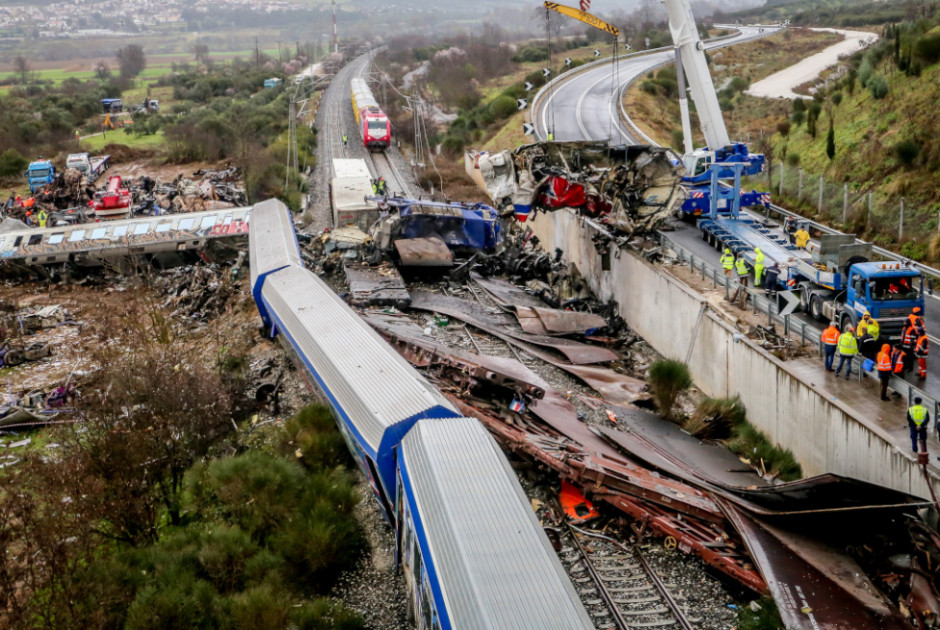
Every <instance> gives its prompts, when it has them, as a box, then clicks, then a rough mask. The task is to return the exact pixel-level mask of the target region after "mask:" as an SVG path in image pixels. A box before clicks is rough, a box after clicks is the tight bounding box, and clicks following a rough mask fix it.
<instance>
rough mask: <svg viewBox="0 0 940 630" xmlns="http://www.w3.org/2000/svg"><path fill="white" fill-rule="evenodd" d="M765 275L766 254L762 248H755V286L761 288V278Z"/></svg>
mask: <svg viewBox="0 0 940 630" xmlns="http://www.w3.org/2000/svg"><path fill="white" fill-rule="evenodd" d="M763 275H764V252H762V251H761V250H760V247H755V248H754V286H755V287H759V286H760V280H761V276H763Z"/></svg>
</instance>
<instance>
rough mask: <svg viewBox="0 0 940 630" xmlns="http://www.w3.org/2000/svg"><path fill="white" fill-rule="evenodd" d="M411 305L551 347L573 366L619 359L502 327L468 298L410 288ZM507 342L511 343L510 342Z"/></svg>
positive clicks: (574, 343) (572, 343) (567, 341)
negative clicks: (483, 314)
mask: <svg viewBox="0 0 940 630" xmlns="http://www.w3.org/2000/svg"><path fill="white" fill-rule="evenodd" d="M411 308H416V309H419V310H424V311H431V312H434V313H441V314H443V315H447V316H449V317H453V318H455V319H459V320H460V321H462V322H465V323H467V324H470V325H471V326H474V327H476V328H479V329H480V330H483V331H486V332H488V333H490V334H491V335H495V336H497V337H500V338H501V339H503V338H505V337H509V338H511V339H513V340H517V341H523V342H526V343H530V344H535V345H537V346H543V347H546V348H551V349H552V350H556V351H558V352H560V353H561V354H562V355H564V356H565V357H566V358H567V359H568V360H569V361H571V363H573V364H575V365H585V364H589V363H608V362H611V361H616V360H617V359H618V358H619V357H618V356H617V354H616V353H614V352H613V351H611V350H609V349H607V348H599V347H597V346H591V345H588V344H586V343H579V342H577V341H572V340H570V339H559V338H557V337H545V336H542V335H530V334H528V333H525V332H522V331H519V330H515V329H514V328H512V327H509V326H506V325H505V324H502V323H500V322H498V320H497V321H494V320H492V319H491V318H490V317H487V316H482V317H481V316H479V315H476V314H474V311H477V312H479V311H480V310H481V309H480V307H479V306H478V305H476V304H474V303H473V302H470V301H469V300H462V299H460V298H454V297H449V296H445V295H438V294H436V293H428V292H426V291H413V292H412V294H411ZM510 343H513V342H511V341H510ZM556 361H557V359H556Z"/></svg>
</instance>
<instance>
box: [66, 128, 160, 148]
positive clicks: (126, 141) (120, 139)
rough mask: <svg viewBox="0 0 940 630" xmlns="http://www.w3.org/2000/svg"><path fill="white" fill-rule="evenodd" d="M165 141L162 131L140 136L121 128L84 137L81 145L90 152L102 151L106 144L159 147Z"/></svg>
mask: <svg viewBox="0 0 940 630" xmlns="http://www.w3.org/2000/svg"><path fill="white" fill-rule="evenodd" d="M165 141H166V138H164V137H163V132H162V131H160V132H158V133H155V134H153V135H150V136H138V135H137V134H134V133H129V132H128V133H125V132H124V130H123V129H121V130H117V131H109V132H108V133H107V134H100V135H97V136H89V137H87V138H84V139H83V140H82V141H81V147H82V150H83V151H88V152H89V153H100V152H101V150H102V149H103V148H104V145H106V144H123V145H126V146H128V147H131V148H132V149H159V148H161V147H162V146H163V143H164V142H165Z"/></svg>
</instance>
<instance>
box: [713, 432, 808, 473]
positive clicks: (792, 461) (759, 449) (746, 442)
mask: <svg viewBox="0 0 940 630" xmlns="http://www.w3.org/2000/svg"><path fill="white" fill-rule="evenodd" d="M727 444H728V448H730V449H731V450H732V451H734V452H735V453H737V454H738V455H740V456H742V457H745V458H747V459H748V460H750V462H751V465H753V466H754V467H755V468H756V469H757V470H760V471H762V472H763V471H766V472H767V474H769V475H773V476H775V477H779V478H780V479H782V480H784V481H792V480H794V479H800V478H801V477H802V476H803V470H802V468H801V467H800V464H799V463H798V462H797V461H796V458H795V457H794V456H793V451H791V450H790V449H782V448H780V447H778V446H775V445H774V444H773V443H772V442H771V441H770V440H769V439H768V438H767V436H766V435H764V433H763V432H762V431H760V430H758V429H757V428H756V427H754V426H753V425H751V424H750V423H748V422H745V423H742V424H739V425H738V426H736V427H735V430H734V435H733V437H732V438H731V439H730V440H729V441H728V443H727Z"/></svg>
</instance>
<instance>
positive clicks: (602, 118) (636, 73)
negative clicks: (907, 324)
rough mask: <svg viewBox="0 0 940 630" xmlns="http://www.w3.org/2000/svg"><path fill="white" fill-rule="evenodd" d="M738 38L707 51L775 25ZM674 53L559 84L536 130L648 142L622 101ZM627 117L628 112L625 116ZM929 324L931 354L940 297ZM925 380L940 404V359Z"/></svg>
mask: <svg viewBox="0 0 940 630" xmlns="http://www.w3.org/2000/svg"><path fill="white" fill-rule="evenodd" d="M739 29H740V32H739V33H738V35H736V36H734V37H731V38H727V39H723V40H720V41H712V42H708V43H706V48H707V49H713V48H716V47H720V46H730V45H734V44H738V43H742V42H745V41H749V40H753V39H757V38H760V37H764V36H766V35H768V34H770V33H773V32H775V30H776V29H774V28H772V27H756V26H754V27H749V26H743V27H739ZM673 59H674V53H673V52H672V49H670V50H668V51H663V52H655V53H651V54H647V55H636V56H633V57H628V58H626V59H621V60H620V62H619V64H618V65H619V68H618V69H614V68H612V67H611V64H609V63H607V64H599V65H597V66H596V67H592V68H590V69H587V70H584V71H583V72H581V73H578V74H574V75H573V76H572V78H570V79H567V80H560V81H558V82H557V83H558V84H557V85H554V86H552V87H551V89H546V91H545V93H544V97H543V98H542V99H540V100H539V101H538V102H537V103H536V105H537V107H538V109H537V110H536V111H534V112H533V116H534V119H535V120H536V132H537V133H538V135H539V137H541V138H545V137H547V135H548V129H549V128H550V127H551V126H554V130H555V132H554V133H555V140H556V141H566V140H567V141H577V140H598V141H609V142H610V143H611V144H647V143H648V142H649V140H648V139H647V138H643V137H638V134H637V133H636V132H635V131H634V130H632V129H631V128H630V127H629V126H628V125H626V124H625V123H623V122H622V121H621V116H620V111H619V107H620V100H621V98H620V97H621V95H622V93H623V91H624V90H625V89H626V87H627V86H628V85H629V84H630V83H631V82H632V81H634V80H635V79H637V78H638V77H640V76H642V75H644V74H646V73H647V72H649V71H650V70H652V69H653V68H656V67H657V66H660V65H663V64H666V63H672V62H673ZM627 114H629V112H627ZM673 227H674V228H675V229H674V230H671V231H668V232H665V233H664V236H665V237H666V238H667V239H668V240H671V241H673V242H674V243H676V244H678V245H680V246H682V247H683V248H685V249H686V250H688V251H690V252H691V253H692V254H694V255H695V256H696V257H698V258H700V259H703V260H705V261H706V262H707V264H709V265H711V266H713V267H716V268H720V267H719V264H718V258H719V256H720V253H719V252H718V251H717V250H715V249H714V248H712V247H711V246H710V245H708V243H706V242H705V241H704V240H702V238H701V233H700V232H699V230H698V229H697V228H696V227H695V226H693V225H691V224H688V223H683V222H680V221H676V222H674V226H673ZM925 311H926V313H925V315H926V316H925V320H926V326H927V331H928V335H929V336H930V338H931V343H932V346H933V347H932V350H933V351H934V352H936V353H940V338H938V337H937V334H938V332H940V298H938V297H937V296H929V297H928V299H927V305H926V308H925ZM796 317H798V318H800V319H801V320H802V321H809V322H812V323H813V324H814V325H816V326H817V328H818V329H819V330H820V331H821V330H822V328H823V326H822V325H821V324H817V323H816V322H813V320H811V319H810V318H808V317H807V316H805V315H802V314H797V315H796ZM927 366H928V367H927V373H928V376H927V379H926V381H921V380H919V379H917V378H916V376H914V377H909V379H908V380H909V382H911V383H912V384H913V385H915V386H916V387H919V388H920V389H922V390H923V391H925V392H926V393H927V394H928V396H930V397H931V398H933V399H934V400H938V401H940V360H938V359H937V358H933V359H928V362H927Z"/></svg>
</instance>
